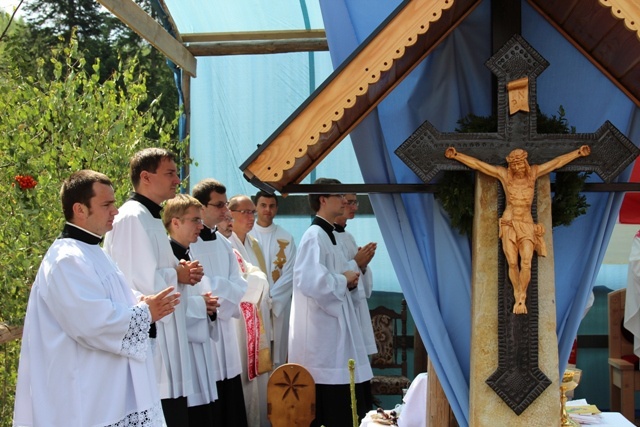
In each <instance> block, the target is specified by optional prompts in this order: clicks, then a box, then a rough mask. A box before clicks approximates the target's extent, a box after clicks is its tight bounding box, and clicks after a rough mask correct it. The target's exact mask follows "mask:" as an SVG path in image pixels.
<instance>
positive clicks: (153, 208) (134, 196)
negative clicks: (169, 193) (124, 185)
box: [129, 191, 162, 219]
mask: <svg viewBox="0 0 640 427" xmlns="http://www.w3.org/2000/svg"><path fill="white" fill-rule="evenodd" d="M129 200H135V201H136V202H138V203H140V204H141V205H143V206H144V207H145V208H147V209H148V210H149V212H151V216H153V217H154V218H158V219H162V217H161V216H160V212H162V206H160V205H159V204H157V203H156V202H154V201H153V200H151V199H149V198H148V197H145V196H143V195H142V194H138V193H136V192H135V191H134V192H133V193H131V197H129Z"/></svg>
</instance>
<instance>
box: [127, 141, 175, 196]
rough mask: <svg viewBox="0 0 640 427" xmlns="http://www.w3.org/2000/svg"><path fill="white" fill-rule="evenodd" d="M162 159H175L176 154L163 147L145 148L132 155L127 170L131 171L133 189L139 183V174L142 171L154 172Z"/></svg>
mask: <svg viewBox="0 0 640 427" xmlns="http://www.w3.org/2000/svg"><path fill="white" fill-rule="evenodd" d="M163 159H167V160H173V161H174V162H175V161H176V155H175V154H174V153H172V152H171V151H169V150H165V149H164V148H156V147H153V148H145V149H144V150H140V151H138V152H137V153H136V154H134V155H133V157H132V158H131V160H130V161H129V170H130V172H131V183H132V184H133V188H134V190H135V189H137V188H138V185H139V184H140V174H141V173H142V172H143V171H147V172H151V173H156V170H158V166H160V162H162V160H163Z"/></svg>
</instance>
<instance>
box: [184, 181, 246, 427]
mask: <svg viewBox="0 0 640 427" xmlns="http://www.w3.org/2000/svg"><path fill="white" fill-rule="evenodd" d="M226 193H227V189H226V187H225V186H224V184H222V183H221V182H220V181H217V180H215V179H212V178H207V179H204V180H202V181H200V182H199V183H197V184H196V185H195V186H194V187H193V189H192V192H191V194H192V196H193V197H194V198H195V199H197V200H198V201H199V202H200V203H201V204H202V206H203V209H202V220H203V228H202V230H201V231H200V237H199V238H198V239H197V241H196V242H194V243H192V244H191V246H190V249H191V253H192V255H193V256H194V257H195V258H197V259H198V260H200V262H201V263H202V266H203V268H204V273H205V277H207V278H208V279H209V281H210V283H211V290H212V292H213V294H214V295H216V296H217V297H218V304H219V305H220V307H219V308H218V310H217V318H216V321H215V322H214V324H213V325H212V326H213V327H214V329H215V334H213V335H212V337H213V339H212V341H211V344H212V346H213V351H214V357H215V358H216V359H217V360H216V367H217V376H216V378H217V381H216V385H217V389H218V400H216V401H215V402H214V404H213V410H214V414H215V415H214V416H215V419H216V421H217V423H218V424H219V425H221V426H229V427H236V426H237V427H246V426H247V414H246V411H245V406H244V393H243V391H242V380H241V374H242V358H241V355H240V346H239V343H238V336H237V333H236V323H237V322H238V321H239V319H240V317H241V313H240V302H241V300H242V297H243V296H244V295H245V293H246V291H247V282H246V280H244V278H243V277H242V275H241V273H240V269H239V267H238V262H237V261H236V256H235V255H234V253H233V249H232V248H231V244H230V243H229V241H228V240H227V239H225V238H224V237H221V236H220V235H219V234H218V233H217V232H216V230H217V227H218V225H219V224H220V223H221V222H223V221H224V220H225V219H226V218H227V216H228V215H229V209H228V208H227V206H228V203H227V194H226Z"/></svg>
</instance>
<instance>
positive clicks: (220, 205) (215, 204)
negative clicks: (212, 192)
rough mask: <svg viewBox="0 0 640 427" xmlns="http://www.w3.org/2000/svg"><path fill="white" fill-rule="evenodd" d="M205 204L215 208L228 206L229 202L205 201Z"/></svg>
mask: <svg viewBox="0 0 640 427" xmlns="http://www.w3.org/2000/svg"><path fill="white" fill-rule="evenodd" d="M207 206H213V207H214V208H216V209H222V208H224V207H226V206H229V202H218V203H207Z"/></svg>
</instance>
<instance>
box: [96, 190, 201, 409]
mask: <svg viewBox="0 0 640 427" xmlns="http://www.w3.org/2000/svg"><path fill="white" fill-rule="evenodd" d="M104 247H105V250H106V251H107V253H108V254H109V255H111V257H112V258H113V259H114V260H115V261H116V263H117V264H118V267H119V268H120V270H122V272H123V273H124V275H125V277H126V278H127V279H128V281H129V283H131V286H132V288H133V289H134V290H135V291H138V292H140V293H142V294H143V295H153V294H156V293H158V292H160V291H161V290H163V289H165V288H166V287H167V286H174V287H175V288H176V290H177V291H178V292H180V293H181V294H184V293H185V290H184V288H185V285H183V284H179V283H178V274H177V272H176V269H175V267H176V266H177V265H178V261H177V260H176V258H175V257H174V256H173V251H172V250H171V244H170V243H169V239H168V238H167V233H166V230H165V228H164V225H163V224H162V220H161V219H158V218H154V217H153V216H152V215H151V213H150V212H149V210H148V209H147V208H146V207H144V206H143V205H142V204H141V203H139V202H137V201H135V200H128V201H127V202H126V203H125V204H123V205H122V206H121V207H120V209H119V213H118V215H116V218H115V221H114V223H113V230H112V231H109V232H108V233H107V234H106V235H105V243H104ZM186 311H187V304H182V303H181V304H178V305H177V306H176V310H175V311H174V312H173V313H172V314H170V315H168V316H165V317H164V318H162V319H160V320H159V321H158V322H156V328H157V339H156V348H155V351H154V360H155V364H156V377H157V379H158V385H159V390H160V398H161V399H175V398H178V397H181V396H184V397H186V396H188V395H190V394H191V393H193V384H192V375H191V361H190V358H189V350H188V340H187V327H186Z"/></svg>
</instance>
